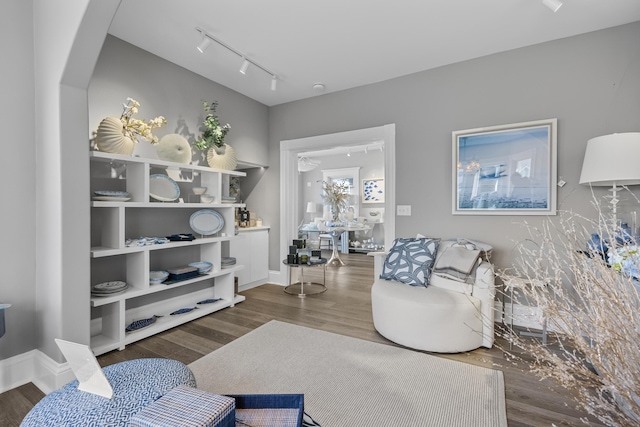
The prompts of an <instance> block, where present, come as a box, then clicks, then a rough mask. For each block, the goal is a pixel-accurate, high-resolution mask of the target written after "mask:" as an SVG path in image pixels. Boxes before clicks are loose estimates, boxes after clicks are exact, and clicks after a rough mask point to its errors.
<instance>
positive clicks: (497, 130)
mask: <svg viewBox="0 0 640 427" xmlns="http://www.w3.org/2000/svg"><path fill="white" fill-rule="evenodd" d="M556 138H557V119H548V120H538V121H532V122H525V123H515V124H510V125H502V126H493V127H486V128H478V129H468V130H461V131H455V132H453V133H452V140H453V141H452V142H453V214H454V215H555V214H556V185H555V183H556V177H557V157H556V156H557V147H556Z"/></svg>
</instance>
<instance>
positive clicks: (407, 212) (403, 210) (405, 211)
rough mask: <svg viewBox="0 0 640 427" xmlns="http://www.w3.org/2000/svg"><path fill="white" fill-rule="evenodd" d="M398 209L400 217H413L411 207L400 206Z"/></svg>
mask: <svg viewBox="0 0 640 427" xmlns="http://www.w3.org/2000/svg"><path fill="white" fill-rule="evenodd" d="M396 209H397V211H396V213H397V214H398V216H411V205H398V206H397V208H396Z"/></svg>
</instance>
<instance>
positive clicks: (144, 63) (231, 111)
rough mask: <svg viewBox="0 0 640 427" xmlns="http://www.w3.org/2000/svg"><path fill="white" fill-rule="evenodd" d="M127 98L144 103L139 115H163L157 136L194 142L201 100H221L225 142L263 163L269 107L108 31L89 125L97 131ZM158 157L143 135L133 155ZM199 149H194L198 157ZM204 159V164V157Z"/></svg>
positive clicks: (96, 75) (93, 89) (92, 87)
mask: <svg viewBox="0 0 640 427" xmlns="http://www.w3.org/2000/svg"><path fill="white" fill-rule="evenodd" d="M127 97H131V98H134V99H136V100H137V101H139V102H140V109H139V113H138V114H137V115H136V117H137V118H140V119H146V120H148V119H152V118H154V117H156V116H159V115H162V116H164V117H165V118H166V119H167V122H168V123H167V124H166V125H165V126H163V127H161V128H159V129H156V130H154V134H155V135H157V136H158V137H160V138H161V137H162V136H164V135H167V134H170V133H180V134H183V135H185V136H186V137H187V140H188V141H189V142H191V143H193V142H194V141H195V139H196V138H198V137H199V136H200V135H201V131H200V127H201V124H202V119H203V118H204V111H203V109H202V104H201V101H202V100H206V101H207V102H212V101H218V102H219V106H218V109H217V114H218V116H219V118H220V122H221V123H229V124H230V125H231V131H230V132H229V133H228V134H227V137H226V138H225V142H227V143H228V144H229V145H231V146H233V147H234V149H235V150H236V153H237V155H238V158H239V160H243V161H246V162H251V163H256V164H265V163H266V157H267V150H268V144H267V140H266V138H267V133H268V118H269V111H268V107H267V106H265V105H263V104H261V103H259V102H257V101H254V100H252V99H249V98H247V97H246V96H244V95H241V94H239V93H238V92H235V91H233V90H231V89H229V88H227V87H225V86H221V85H219V84H217V83H215V82H212V81H210V80H207V79H205V78H204V77H202V76H199V75H197V74H195V73H192V72H190V71H187V70H185V69H184V68H182V67H179V66H177V65H175V64H173V63H171V62H168V61H165V60H164V59H161V58H159V57H157V56H155V55H153V54H151V53H149V52H147V51H144V50H141V49H139V48H137V47H135V46H133V45H131V44H129V43H126V42H124V41H122V40H120V39H118V38H116V37H113V36H107V39H106V41H105V43H104V46H103V47H102V51H101V52H100V57H99V58H98V63H97V64H96V68H95V71H94V73H93V76H92V78H91V83H90V85H89V129H91V130H92V131H95V129H97V127H98V125H99V124H100V121H101V120H102V119H103V118H104V117H107V116H117V117H119V116H120V113H121V112H122V103H123V102H126V99H127ZM137 154H140V155H142V156H144V157H152V158H153V157H157V154H156V152H155V148H154V147H153V146H152V145H151V144H150V143H148V142H146V141H144V140H141V141H140V142H139V143H138V145H137V146H136V149H135V151H134V155H137ZM199 154H200V152H199V151H198V150H194V156H196V157H197V155H199ZM202 162H203V163H202V164H206V161H205V159H204V158H202Z"/></svg>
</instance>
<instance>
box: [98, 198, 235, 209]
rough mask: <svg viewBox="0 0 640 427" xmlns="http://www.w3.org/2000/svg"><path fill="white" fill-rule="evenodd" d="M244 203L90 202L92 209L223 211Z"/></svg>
mask: <svg viewBox="0 0 640 427" xmlns="http://www.w3.org/2000/svg"><path fill="white" fill-rule="evenodd" d="M245 206H246V205H245V204H244V203H178V202H166V203H163V202H100V201H95V200H94V201H92V202H91V207H93V208H120V207H125V208H174V209H175V208H178V209H186V208H191V209H207V208H208V209H224V208H244V207H245Z"/></svg>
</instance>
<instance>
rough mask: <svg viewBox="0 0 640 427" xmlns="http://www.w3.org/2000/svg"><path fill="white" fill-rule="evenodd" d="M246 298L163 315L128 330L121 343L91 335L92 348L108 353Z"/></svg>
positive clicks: (235, 297) (235, 298)
mask: <svg viewBox="0 0 640 427" xmlns="http://www.w3.org/2000/svg"><path fill="white" fill-rule="evenodd" d="M244 300H245V297H244V296H242V295H235V296H234V297H233V301H229V300H224V299H223V300H220V301H217V302H214V303H212V304H208V305H206V306H203V307H202V308H198V309H197V310H194V311H192V312H189V313H185V314H180V315H177V316H163V317H161V318H159V319H158V320H156V322H155V323H154V324H153V325H151V326H149V327H147V328H144V329H141V330H139V331H135V332H126V333H125V338H124V342H123V343H121V342H120V341H119V340H116V339H114V338H112V337H109V336H106V335H95V336H92V337H91V349H92V351H93V353H94V354H95V355H96V356H99V355H101V354H104V353H107V352H109V351H112V350H117V349H121V348H123V347H124V345H127V344H131V343H133V342H136V341H139V340H141V339H143V338H148V337H150V336H152V335H155V334H157V333H160V332H163V331H166V330H168V329H171V328H175V327H176V326H179V325H182V324H183V323H187V322H190V321H192V320H195V319H198V318H200V317H204V316H207V315H209V314H211V313H215V312H216V311H219V310H222V309H224V308H228V307H232V306H233V305H235V304H237V303H239V302H242V301H244ZM205 307H206V308H205Z"/></svg>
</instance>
